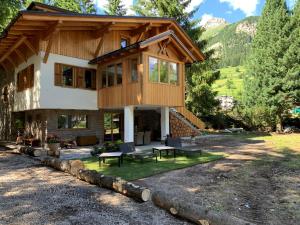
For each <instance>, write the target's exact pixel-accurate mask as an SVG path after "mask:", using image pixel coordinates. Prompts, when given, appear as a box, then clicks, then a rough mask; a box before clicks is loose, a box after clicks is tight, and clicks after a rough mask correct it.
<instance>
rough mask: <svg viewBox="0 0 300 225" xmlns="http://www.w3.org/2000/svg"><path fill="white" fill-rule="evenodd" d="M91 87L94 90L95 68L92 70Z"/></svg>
mask: <svg viewBox="0 0 300 225" xmlns="http://www.w3.org/2000/svg"><path fill="white" fill-rule="evenodd" d="M91 79H92V89H93V90H96V70H92V78H91Z"/></svg>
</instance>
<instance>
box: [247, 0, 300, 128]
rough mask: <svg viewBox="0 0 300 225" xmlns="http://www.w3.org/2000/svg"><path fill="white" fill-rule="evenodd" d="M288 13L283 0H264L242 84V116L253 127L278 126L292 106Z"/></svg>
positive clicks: (292, 87) (292, 90)
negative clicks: (289, 73)
mask: <svg viewBox="0 0 300 225" xmlns="http://www.w3.org/2000/svg"><path fill="white" fill-rule="evenodd" d="M289 24H290V19H289V13H288V9H287V6H286V3H285V1H284V0H267V1H266V5H265V7H264V10H263V13H262V16H261V18H260V20H259V23H258V27H257V34H256V36H255V38H254V41H253V44H252V53H251V57H250V60H249V68H248V71H249V77H248V78H247V79H246V80H245V85H244V88H245V90H244V92H245V97H244V104H245V113H246V114H247V116H248V117H249V118H251V121H252V124H253V125H256V126H271V127H273V128H274V127H275V125H278V130H281V129H282V119H283V116H284V115H285V114H286V113H287V112H288V111H289V110H290V108H291V106H292V104H293V101H294V100H293V98H292V95H293V92H294V91H295V90H294V88H295V86H293V85H292V86H291V85H288V83H289V82H295V80H294V79H292V80H289V79H290V78H291V77H289V76H288V75H287V72H288V71H287V66H288V65H287V64H286V63H284V60H283V58H284V55H285V52H286V51H287V49H288V46H289V43H288V39H289V35H290V29H289V28H290V26H289Z"/></svg>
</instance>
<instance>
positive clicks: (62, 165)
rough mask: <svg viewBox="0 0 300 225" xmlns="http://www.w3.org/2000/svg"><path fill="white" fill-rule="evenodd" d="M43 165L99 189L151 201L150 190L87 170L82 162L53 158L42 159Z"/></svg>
mask: <svg viewBox="0 0 300 225" xmlns="http://www.w3.org/2000/svg"><path fill="white" fill-rule="evenodd" d="M42 163H43V164H45V165H47V166H50V167H53V168H55V169H57V170H60V171H64V172H67V173H69V174H71V175H73V176H75V177H77V178H78V179H80V180H83V181H86V182H88V183H90V184H94V185H97V186H99V187H103V188H108V189H111V190H113V191H115V192H118V193H121V194H123V195H125V196H127V197H131V198H134V199H136V200H139V201H143V202H146V201H148V200H149V199H150V190H149V189H147V188H145V187H140V186H138V185H135V184H133V183H130V182H127V181H126V180H123V179H121V178H119V177H113V176H106V175H103V174H100V173H98V172H97V171H95V170H85V169H84V164H83V162H82V161H80V160H60V159H57V158H53V157H46V158H43V159H42Z"/></svg>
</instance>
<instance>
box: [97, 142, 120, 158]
mask: <svg viewBox="0 0 300 225" xmlns="http://www.w3.org/2000/svg"><path fill="white" fill-rule="evenodd" d="M122 143H123V142H122V141H121V140H117V141H115V142H112V141H107V142H105V143H104V145H103V147H99V146H94V149H93V150H92V151H91V155H92V156H96V155H98V154H101V153H103V152H118V151H120V145H121V144H122Z"/></svg>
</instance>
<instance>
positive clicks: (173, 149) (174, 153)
mask: <svg viewBox="0 0 300 225" xmlns="http://www.w3.org/2000/svg"><path fill="white" fill-rule="evenodd" d="M152 151H153V153H154V152H155V151H158V152H159V158H160V159H161V152H163V151H165V152H166V153H167V155H168V154H169V151H173V155H174V158H176V149H175V148H174V147H170V146H161V147H154V148H153V149H152Z"/></svg>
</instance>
